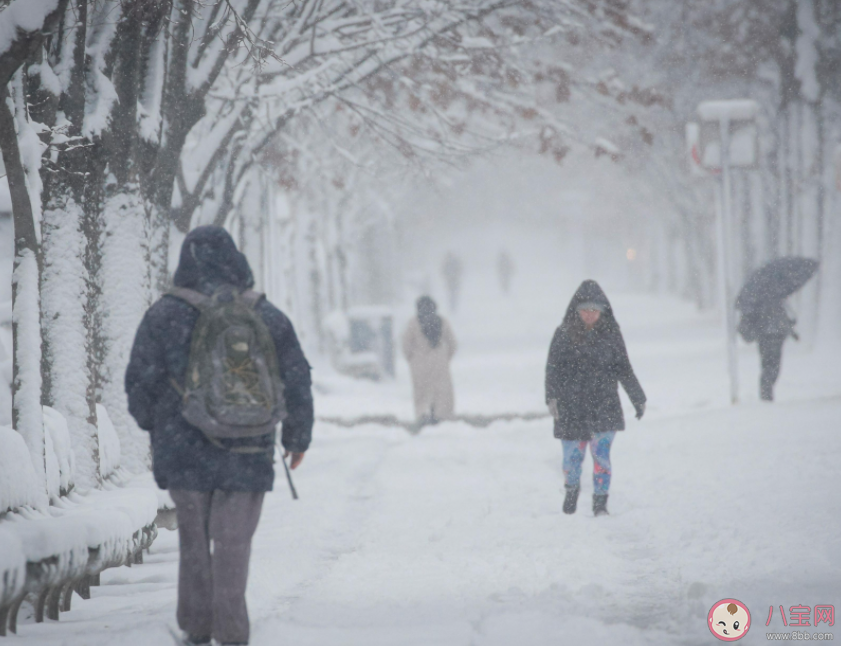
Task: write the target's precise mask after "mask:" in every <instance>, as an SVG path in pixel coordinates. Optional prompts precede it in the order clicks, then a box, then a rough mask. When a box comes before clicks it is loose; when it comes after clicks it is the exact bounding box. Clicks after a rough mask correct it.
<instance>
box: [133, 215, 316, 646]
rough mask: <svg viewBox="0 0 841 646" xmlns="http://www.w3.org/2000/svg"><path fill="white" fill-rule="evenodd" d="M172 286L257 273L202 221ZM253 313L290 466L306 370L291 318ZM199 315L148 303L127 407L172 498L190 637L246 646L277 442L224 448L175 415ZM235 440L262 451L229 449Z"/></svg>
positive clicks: (263, 306)
mask: <svg viewBox="0 0 841 646" xmlns="http://www.w3.org/2000/svg"><path fill="white" fill-rule="evenodd" d="M174 283H175V286H176V287H185V288H188V289H191V290H195V291H198V292H201V293H202V294H205V295H208V296H209V295H212V294H213V293H214V292H216V291H217V290H219V289H220V288H226V289H230V288H234V289H238V290H245V289H249V288H251V287H252V286H253V284H254V279H253V277H252V274H251V269H250V268H249V266H248V261H247V260H246V258H245V256H244V255H243V254H241V253H240V252H239V251H237V249H236V246H235V244H234V241H233V239H232V238H231V236H230V235H229V234H228V232H227V231H225V230H224V229H222V228H221V227H213V226H204V227H199V228H197V229H194V230H193V231H191V232H190V233H189V234H188V235H187V237H186V238H185V240H184V244H183V245H182V248H181V257H180V261H179V264H178V269H177V270H176V272H175V276H174ZM256 311H257V312H258V313H259V314H260V316H261V317H262V319H263V321H264V322H265V324H266V326H267V328H268V330H269V333H270V334H271V336H272V339H273V341H274V344H275V350H276V352H277V358H278V363H279V367H280V375H281V378H282V379H283V383H284V386H285V390H284V398H285V401H286V408H287V417H286V418H285V419H284V421H283V426H282V435H281V443H282V445H283V447H284V449H285V450H286V452H287V454H291V456H292V468H293V469H294V468H296V467H297V466H298V465H299V464H300V462H301V460H303V457H304V452H305V451H306V450H307V448H308V447H309V444H310V439H311V435H312V426H313V401H312V393H311V381H310V366H309V364H308V363H307V360H306V358H305V357H304V353H303V351H302V350H301V346H300V344H299V343H298V338H297V336H296V334H295V330H294V328H293V327H292V323H291V322H290V321H289V319H288V318H287V317H286V316H285V315H284V314H283V313H282V312H281V311H280V310H278V309H277V308H276V307H274V306H273V305H272V304H271V303H269V302H268V301H267V300H265V299H261V300H260V302H259V303H258V304H257V306H256ZM198 317H199V311H198V310H197V309H196V308H194V307H193V306H192V305H189V304H188V303H187V302H186V301H184V300H181V299H180V298H176V297H175V296H172V295H164V296H163V297H162V298H161V299H160V300H158V301H157V302H156V303H155V304H154V305H152V306H151V307H150V308H149V310H148V311H147V312H146V315H145V316H144V317H143V321H142V322H141V324H140V327H139V328H138V330H137V334H136V337H135V340H134V346H133V348H132V352H131V359H130V362H129V365H128V369H127V371H126V376H125V389H126V394H127V395H128V405H129V412H130V413H131V414H132V415H133V416H134V418H135V420H136V421H137V424H138V425H139V426H140V428H142V429H144V430H146V431H149V434H150V436H151V445H152V467H153V472H154V476H155V481H156V482H157V484H158V486H159V487H161V488H162V489H168V490H169V491H170V494H171V496H172V498H173V500H174V501H175V504H176V515H177V518H178V524H179V541H180V548H181V557H180V565H179V582H178V612H177V616H178V623H179V626H180V627H181V628H182V630H184V631H185V640H186V643H188V644H189V643H192V644H209V643H210V640H211V638H215V639H216V641H217V642H219V643H222V644H247V643H248V632H249V626H248V613H247V610H246V606H245V586H246V580H247V574H248V559H249V554H250V546H251V538H252V536H253V533H254V531H255V530H256V528H257V522H258V520H259V517H260V510H261V508H262V502H263V495H264V493H265V492H267V491H271V489H272V484H273V482H274V465H273V450H274V438H272V437H271V436H260V437H257V438H243V439H239V440H222V441H221V442H222V443H223V444H224V445H225V446H223V447H220V446H215V445H214V444H212V443H211V442H210V441H209V440H208V439H207V438H206V437H205V435H204V434H203V433H202V431H201V430H199V429H198V428H196V427H194V426H192V425H191V424H189V423H188V422H187V421H186V420H185V419H184V417H183V416H182V415H181V406H182V399H181V395H180V394H179V392H178V391H177V390H176V388H175V386H174V385H173V383H175V384H184V383H185V376H186V375H185V373H186V370H187V363H188V359H189V355H190V342H191V335H192V331H193V327H194V326H195V324H196V321H197V319H198ZM237 444H238V445H242V444H249V445H251V446H252V448H256V449H264V450H263V451H256V452H251V453H242V452H232V451H230V450H227V449H228V448H232V447H233V446H234V445H237ZM211 541H213V551H212V553H211V550H210V542H211Z"/></svg>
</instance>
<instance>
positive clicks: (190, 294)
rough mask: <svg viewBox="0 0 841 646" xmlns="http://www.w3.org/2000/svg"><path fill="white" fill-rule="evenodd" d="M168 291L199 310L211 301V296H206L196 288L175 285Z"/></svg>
mask: <svg viewBox="0 0 841 646" xmlns="http://www.w3.org/2000/svg"><path fill="white" fill-rule="evenodd" d="M167 293H168V294H169V295H170V296H175V298H179V299H181V300H182V301H185V302H187V303H189V304H190V305H192V306H193V307H195V308H196V309H197V310H203V309H204V308H205V306H206V305H207V303H209V302H210V297H209V296H205V295H204V294H202V293H201V292H197V291H196V290H194V289H187V288H186V287H173V288H172V289H170V290H169V292H167Z"/></svg>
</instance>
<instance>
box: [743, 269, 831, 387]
mask: <svg viewBox="0 0 841 646" xmlns="http://www.w3.org/2000/svg"><path fill="white" fill-rule="evenodd" d="M817 268H818V261H817V260H812V259H810V258H798V257H785V258H777V259H776V260H772V261H771V262H769V263H768V264H766V265H764V266H763V267H761V268H760V269H758V270H756V271H755V272H754V273H753V274H752V275H751V277H750V278H749V279H748V281H747V282H746V283H745V286H744V287H743V288H742V291H741V292H739V296H738V298H737V299H736V308H737V309H739V310H741V312H742V317H741V320H740V321H739V334H741V335H742V338H744V339H745V341H748V342H752V341H756V342H757V344H758V346H759V358H760V365H761V370H760V376H759V398H760V399H761V400H762V401H774V384H776V383H777V378H778V377H779V375H780V365H781V363H782V356H783V344H784V343H785V340H786V339H787V338H788V337H790V336H791V337H794V339H795V340H797V339H799V337H798V336H797V333H796V332H795V331H794V324H795V323H796V320H795V319H793V318H791V317H789V315H788V312H787V311H786V307H785V299H786V298H787V297H788V296H790V295H791V294H793V293H794V292H796V291H797V290H798V289H800V288H801V287H803V285H804V284H806V282H807V281H808V280H809V279H810V278H811V277H812V276H813V275H814V273H815V271H817Z"/></svg>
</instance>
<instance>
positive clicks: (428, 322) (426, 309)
mask: <svg viewBox="0 0 841 646" xmlns="http://www.w3.org/2000/svg"><path fill="white" fill-rule="evenodd" d="M417 308H418V322H419V323H420V326H421V331H423V335H424V336H425V337H426V338H427V340H428V341H429V344H430V345H431V346H432V347H433V348H437V347H438V344H439V343H440V342H441V332H442V330H443V323H442V322H441V317H440V316H438V305H436V303H435V301H433V300H432V298H430V297H429V296H421V297H420V298H419V299H418V301H417Z"/></svg>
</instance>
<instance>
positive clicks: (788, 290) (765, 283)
mask: <svg viewBox="0 0 841 646" xmlns="http://www.w3.org/2000/svg"><path fill="white" fill-rule="evenodd" d="M819 264H820V263H819V262H818V261H817V260H812V259H811V258H800V257H797V256H786V257H785V258H777V259H775V260H772V261H771V262H769V263H768V264H766V265H763V266H762V267H760V268H759V269H757V270H756V271H755V272H753V274H751V277H750V278H748V282H746V283H745V286H744V287H742V291H740V292H739V296H738V298H736V307H738V308H739V309H741V310H746V309H750V308H751V307H755V306H756V305H760V304H762V303H765V302H768V301H779V300H782V299H784V298H785V297H787V296H790V295H791V294H793V293H794V292H796V291H797V290H798V289H800V288H801V287H803V285H805V284H806V282H807V281H808V280H809V279H810V278H811V277H812V276H814V275H815V272H816V271H817V270H818V265H819Z"/></svg>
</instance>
